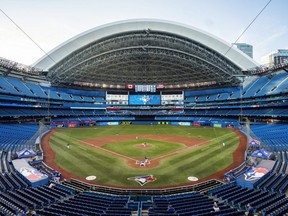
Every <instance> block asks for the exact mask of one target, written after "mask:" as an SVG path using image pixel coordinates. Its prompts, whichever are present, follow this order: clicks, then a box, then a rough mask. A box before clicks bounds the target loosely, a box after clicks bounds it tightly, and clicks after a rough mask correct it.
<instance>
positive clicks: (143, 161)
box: [136, 157, 150, 167]
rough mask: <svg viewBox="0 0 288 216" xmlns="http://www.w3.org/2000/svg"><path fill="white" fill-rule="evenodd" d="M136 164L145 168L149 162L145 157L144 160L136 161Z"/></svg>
mask: <svg viewBox="0 0 288 216" xmlns="http://www.w3.org/2000/svg"><path fill="white" fill-rule="evenodd" d="M136 164H138V165H139V166H140V167H145V166H148V165H149V164H150V160H149V159H148V158H147V157H145V158H144V160H137V161H136Z"/></svg>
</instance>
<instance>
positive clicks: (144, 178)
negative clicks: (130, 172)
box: [128, 175, 157, 186]
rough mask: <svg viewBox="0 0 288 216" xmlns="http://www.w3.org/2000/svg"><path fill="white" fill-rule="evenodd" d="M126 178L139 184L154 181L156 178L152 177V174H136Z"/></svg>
mask: <svg viewBox="0 0 288 216" xmlns="http://www.w3.org/2000/svg"><path fill="white" fill-rule="evenodd" d="M128 180H132V181H136V182H138V183H139V184H140V185H141V186H143V185H145V184H147V183H149V182H153V181H156V180H157V178H155V177H153V175H147V176H136V177H130V178H128Z"/></svg>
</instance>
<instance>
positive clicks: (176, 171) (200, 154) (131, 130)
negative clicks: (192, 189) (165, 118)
mask: <svg viewBox="0 0 288 216" xmlns="http://www.w3.org/2000/svg"><path fill="white" fill-rule="evenodd" d="M56 131H57V132H56V133H54V134H53V136H52V137H51V138H50V145H51V147H52V148H53V150H54V151H55V152H56V158H55V163H57V164H58V165H59V166H60V167H62V168H63V169H65V170H67V171H68V172H71V173H73V174H75V175H77V176H79V177H82V178H85V177H87V176H90V175H96V176H97V179H96V180H95V182H97V183H100V184H110V185H115V186H130V187H132V186H135V187H137V186H139V184H138V183H137V182H134V181H129V180H127V178H129V177H134V176H141V175H150V174H152V175H154V177H156V178H157V180H156V181H155V182H151V183H148V184H147V185H145V186H143V187H146V186H148V187H149V186H151V187H153V186H169V185H175V184H183V183H187V182H188V180H187V177H188V176H195V177H198V178H204V177H207V176H209V175H211V174H213V173H215V172H218V171H220V170H222V169H224V168H226V167H227V166H229V165H230V164H231V163H232V159H233V158H232V153H233V152H234V151H235V150H236V148H237V147H238V145H239V138H238V136H237V135H236V134H235V133H234V132H233V131H232V130H228V129H223V128H209V127H206V128H204V127H185V126H171V125H154V126H150V125H123V126H102V127H88V128H73V129H56ZM126 134H133V135H135V137H136V136H137V135H138V136H139V135H141V134H154V135H168V136H180V137H191V138H193V137H194V138H201V139H207V140H210V142H209V143H208V144H205V145H203V146H200V147H195V148H192V149H189V150H187V151H184V152H182V153H180V154H177V155H173V156H170V157H168V158H164V159H162V160H161V162H160V166H159V167H156V168H151V169H141V168H137V169H136V168H131V167H128V166H127V164H126V161H125V159H122V158H119V157H116V156H113V155H110V154H108V153H105V152H103V151H101V150H99V149H96V148H94V147H90V146H87V145H83V144H81V143H80V140H84V139H88V138H96V137H105V136H115V135H126ZM153 141H154V140H153ZM127 142H128V143H129V142H132V145H133V142H135V140H134V139H133V141H131V140H130V141H127ZM149 142H150V141H149ZM149 142H148V141H147V143H149ZM151 142H152V141H151ZM223 142H225V147H223V145H222V143H223ZM67 143H69V144H70V146H71V148H70V149H67V147H66V144H67ZM118 144H121V145H123V146H125V145H126V144H125V142H121V143H114V144H112V143H111V145H117V146H118ZM170 144H171V145H173V143H169V144H168V145H170ZM109 145H110V144H109ZM121 145H119V148H120V146H121ZM178 145H179V144H178V143H177V144H175V146H174V147H175V148H178V147H179V148H182V146H181V144H180V146H181V147H180V146H178ZM177 146H178V147H177ZM174 147H173V148H174ZM123 148H125V147H123ZM161 149H162V150H163V151H164V149H165V151H167V149H166V148H164V149H163V148H159V149H158V150H159V153H158V150H157V154H158V155H162V154H163V152H162V150H161ZM168 149H169V148H168ZM139 151H140V153H139V154H141V151H143V154H142V155H140V157H142V156H143V155H145V154H146V152H145V151H147V149H139ZM173 151H174V150H173ZM129 152H130V150H129ZM132 152H133V151H132ZM165 154H166V153H165ZM137 155H138V153H137ZM135 156H136V155H133V156H132V155H131V157H135ZM136 157H137V156H136ZM137 158H138V157H137ZM139 187H140V186H139Z"/></svg>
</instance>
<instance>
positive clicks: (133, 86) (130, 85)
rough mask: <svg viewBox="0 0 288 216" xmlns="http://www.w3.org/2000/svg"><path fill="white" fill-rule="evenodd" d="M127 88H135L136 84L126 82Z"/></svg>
mask: <svg viewBox="0 0 288 216" xmlns="http://www.w3.org/2000/svg"><path fill="white" fill-rule="evenodd" d="M125 88H126V89H134V88H135V85H132V84H126V85H125Z"/></svg>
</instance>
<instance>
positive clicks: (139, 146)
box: [135, 143, 152, 149]
mask: <svg viewBox="0 0 288 216" xmlns="http://www.w3.org/2000/svg"><path fill="white" fill-rule="evenodd" d="M135 147H136V148H141V149H145V148H151V147H152V145H151V144H148V143H146V144H144V143H141V144H137V145H135Z"/></svg>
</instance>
